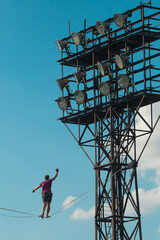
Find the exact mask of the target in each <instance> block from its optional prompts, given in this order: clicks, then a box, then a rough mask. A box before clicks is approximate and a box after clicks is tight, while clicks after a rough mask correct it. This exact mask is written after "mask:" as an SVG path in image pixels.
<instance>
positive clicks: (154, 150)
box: [136, 103, 160, 184]
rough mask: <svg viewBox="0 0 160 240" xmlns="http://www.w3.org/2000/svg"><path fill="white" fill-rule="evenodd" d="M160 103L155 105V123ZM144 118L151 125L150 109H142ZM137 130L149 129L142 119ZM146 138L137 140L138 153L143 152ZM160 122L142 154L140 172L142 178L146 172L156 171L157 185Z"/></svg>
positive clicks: (157, 181)
mask: <svg viewBox="0 0 160 240" xmlns="http://www.w3.org/2000/svg"><path fill="white" fill-rule="evenodd" d="M159 109H160V103H156V104H154V105H153V119H154V123H155V121H156V119H157V117H158V115H159V114H160V110H159ZM141 113H142V116H143V117H144V118H145V120H146V121H148V122H149V123H150V121H151V120H150V108H149V107H143V108H142V109H141ZM136 128H137V129H147V127H146V125H145V124H144V122H143V121H142V120H141V119H138V121H137V125H136ZM145 140H146V138H145V137H140V138H139V139H137V152H140V151H141V150H142V146H144V143H145ZM159 142H160V121H159V123H158V124H157V126H156V128H155V131H154V132H153V134H152V135H151V138H150V140H149V142H148V144H147V147H146V148H145V151H144V152H143V154H142V157H141V159H140V161H139V165H138V171H139V173H140V174H141V176H142V177H145V173H146V171H149V170H153V171H155V176H154V182H155V183H156V184H160V147H159Z"/></svg>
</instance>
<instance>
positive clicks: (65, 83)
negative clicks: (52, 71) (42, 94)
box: [56, 78, 69, 91]
mask: <svg viewBox="0 0 160 240" xmlns="http://www.w3.org/2000/svg"><path fill="white" fill-rule="evenodd" d="M56 81H57V84H58V86H59V88H60V90H61V91H63V88H64V87H66V88H67V89H68V88H69V85H68V83H69V80H68V79H66V78H65V79H56Z"/></svg>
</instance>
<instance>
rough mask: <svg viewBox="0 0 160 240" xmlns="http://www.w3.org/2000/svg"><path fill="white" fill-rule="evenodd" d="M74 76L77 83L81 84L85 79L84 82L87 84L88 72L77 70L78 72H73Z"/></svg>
mask: <svg viewBox="0 0 160 240" xmlns="http://www.w3.org/2000/svg"><path fill="white" fill-rule="evenodd" d="M73 76H74V78H75V80H76V82H77V84H80V83H81V81H82V80H83V82H84V84H86V80H85V78H86V73H85V72H77V73H73Z"/></svg>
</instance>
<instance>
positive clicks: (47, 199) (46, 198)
mask: <svg viewBox="0 0 160 240" xmlns="http://www.w3.org/2000/svg"><path fill="white" fill-rule="evenodd" d="M52 195H53V194H52V193H51V192H46V193H43V194H42V199H43V202H48V203H50V202H51V201H52Z"/></svg>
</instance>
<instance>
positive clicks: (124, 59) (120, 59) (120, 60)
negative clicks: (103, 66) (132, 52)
mask: <svg viewBox="0 0 160 240" xmlns="http://www.w3.org/2000/svg"><path fill="white" fill-rule="evenodd" d="M128 61H129V56H119V55H117V54H116V55H115V62H116V65H117V66H118V67H119V68H120V69H123V68H124V67H125V66H126V65H127V63H128Z"/></svg>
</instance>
